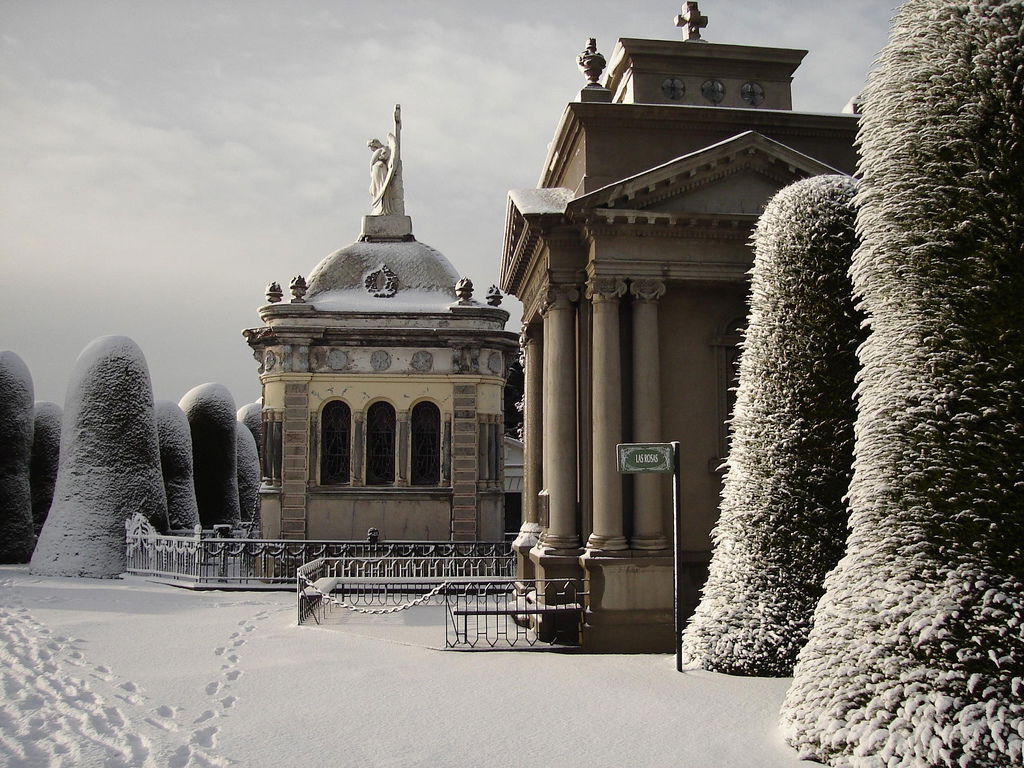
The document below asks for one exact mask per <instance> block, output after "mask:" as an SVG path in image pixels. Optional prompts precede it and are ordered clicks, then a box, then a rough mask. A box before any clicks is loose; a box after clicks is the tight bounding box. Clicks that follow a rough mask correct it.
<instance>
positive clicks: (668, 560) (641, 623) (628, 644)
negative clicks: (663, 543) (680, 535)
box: [579, 551, 692, 653]
mask: <svg viewBox="0 0 1024 768" xmlns="http://www.w3.org/2000/svg"><path fill="white" fill-rule="evenodd" d="M579 564H580V565H581V566H582V567H583V571H584V573H585V574H586V577H587V579H588V585H587V588H588V590H589V592H590V595H589V597H588V599H587V611H586V614H585V616H584V621H585V624H584V627H583V648H584V650H586V651H588V652H591V653H671V652H673V651H674V649H675V645H674V644H673V642H672V630H673V624H674V618H673V610H672V600H673V594H672V556H671V554H669V555H668V556H663V555H647V554H646V553H640V552H636V551H631V552H622V553H614V554H611V555H609V554H608V553H601V554H597V553H594V552H588V553H587V554H585V555H584V556H583V557H581V558H580V559H579ZM689 610H692V607H690V608H689Z"/></svg>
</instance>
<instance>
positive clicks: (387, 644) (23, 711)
mask: <svg viewBox="0 0 1024 768" xmlns="http://www.w3.org/2000/svg"><path fill="white" fill-rule="evenodd" d="M293 601H294V596H293V595H292V594H290V593H287V592H285V593H276V592H275V593H218V592H205V593H193V592H188V591H185V590H180V589H174V588H172V587H166V586H163V585H158V584H151V583H148V582H145V581H143V580H141V579H126V580H124V581H118V580H110V581H108V580H91V579H57V578H37V577H32V576H29V575H28V574H27V573H26V571H25V569H23V568H17V567H10V566H4V567H0V676H2V683H3V697H2V700H0V765H4V766H11V768H51V767H56V766H75V767H76V768H79V767H82V768H90V767H91V766H104V767H106V766H109V767H110V768H119V767H126V766H132V767H134V766H139V767H140V768H149V767H150V766H152V767H153V768H165V766H167V767H169V768H190V767H198V766H207V767H209V766H218V767H219V766H228V765H234V766H253V767H254V768H261V767H262V766H268V768H269V766H274V768H290V766H296V767H298V766H303V767H304V768H306V767H312V768H315V767H316V766H321V765H324V766H327V765H330V766H360V767H363V766H474V767H475V766H486V765H505V766H520V765H521V766H534V765H537V764H542V763H543V764H551V765H564V766H574V765H587V766H588V767H598V768H599V767H600V766H667V765H673V766H684V767H685V766H693V767H694V768H730V767H732V766H735V768H754V767H755V766H756V767H757V768H775V767H776V766H778V767H779V768H783V767H785V768H793V767H795V766H800V765H811V764H810V763H801V762H800V761H798V760H797V759H796V757H795V756H794V754H793V752H792V751H790V750H789V749H788V748H786V747H785V745H784V744H783V743H782V741H781V739H780V737H779V736H778V734H777V731H776V729H775V718H776V713H777V710H778V705H779V703H780V702H781V699H782V696H783V694H784V692H785V688H786V685H787V683H788V681H785V680H781V681H780V680H763V679H737V678H729V677H726V676H722V675H713V674H709V673H704V672H694V673H687V674H685V675H679V674H677V673H676V672H675V671H674V665H673V659H672V658H671V657H668V656H585V655H577V654H557V653H554V654H553V653H534V652H525V653H524V652H514V653H493V652H492V653H487V652H484V653H465V652H444V651H440V650H437V648H438V647H440V646H441V645H443V642H444V628H443V614H442V613H441V612H440V611H439V610H438V609H430V608H426V609H423V610H419V609H417V610H413V611H407V612H405V613H401V614H396V615H394V616H391V617H387V618H386V619H385V620H383V621H382V620H381V619H380V618H374V617H358V616H351V617H350V618H345V617H341V619H340V620H339V621H338V623H337V624H336V625H335V626H332V627H331V628H307V627H301V628H300V627H296V626H295V617H294V605H293Z"/></svg>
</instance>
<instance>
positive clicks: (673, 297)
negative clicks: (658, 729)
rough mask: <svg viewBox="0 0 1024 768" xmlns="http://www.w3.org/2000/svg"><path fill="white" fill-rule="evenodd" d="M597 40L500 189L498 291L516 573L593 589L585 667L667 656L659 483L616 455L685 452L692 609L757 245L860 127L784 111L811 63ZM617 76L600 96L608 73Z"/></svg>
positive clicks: (843, 162) (692, 10) (692, 23)
mask: <svg viewBox="0 0 1024 768" xmlns="http://www.w3.org/2000/svg"><path fill="white" fill-rule="evenodd" d="M706 24H707V19H706V17H703V16H701V15H700V11H699V9H698V8H697V3H693V2H690V3H686V4H685V5H684V7H683V12H682V14H680V16H679V17H678V18H677V25H678V26H681V27H683V30H684V39H683V40H681V41H665V40H637V39H621V40H619V41H618V43H617V44H616V45H615V48H614V51H613V52H612V54H611V57H610V62H606V60H605V58H604V57H603V56H602V55H601V54H600V53H598V51H597V47H596V44H595V43H594V41H593V40H591V41H590V45H588V47H587V49H586V50H585V51H584V52H583V53H582V54H580V56H579V57H578V63H579V66H580V68H581V70H582V71H583V72H584V74H585V76H586V77H587V79H588V81H589V82H588V84H587V85H586V87H584V88H583V89H582V91H581V92H580V94H579V98H578V99H577V100H576V101H574V102H572V103H570V104H569V105H568V106H567V107H566V109H565V111H564V113H563V114H562V117H561V120H560V121H559V123H558V127H557V129H556V131H555V136H554V139H553V140H552V142H551V144H550V146H549V149H548V153H547V157H546V158H545V159H544V164H543V167H542V170H541V175H540V181H539V183H538V185H537V187H536V188H535V189H522V190H513V191H511V192H510V193H509V200H508V216H507V224H506V231H505V246H504V253H503V257H502V278H501V280H502V288H503V289H504V290H505V291H507V292H509V293H512V294H514V295H516V296H518V297H519V298H520V299H521V300H522V302H523V304H524V315H523V321H524V325H523V334H522V338H523V344H524V351H525V361H526V362H525V365H526V374H525V376H526V415H525V418H526V421H525V458H524V465H525V466H524V472H525V479H524V485H525V487H524V493H523V520H524V522H523V526H522V529H521V531H520V535H519V537H518V539H517V541H516V544H515V548H516V550H517V551H518V560H519V571H520V574H521V575H522V576H523V577H542V578H543V577H552V578H553V577H570V578H578V579H583V578H586V579H587V580H588V588H589V597H588V605H587V610H586V617H585V618H586V623H585V627H584V635H583V644H584V647H585V648H588V649H590V650H599V651H600V650H605V651H620V650H621V651H629V650H670V649H671V648H672V647H673V639H672V638H673V635H672V608H673V580H672V552H671V548H670V547H671V540H672V531H673V527H672V516H671V509H670V507H671V505H670V493H669V482H670V481H669V476H666V475H656V474H641V475H632V476H626V475H620V474H619V473H618V472H617V469H616V458H615V456H616V454H615V450H616V448H615V446H616V444H617V443H623V442H668V441H671V440H678V441H680V443H681V464H682V468H681V478H682V521H681V523H682V533H683V570H684V594H683V602H684V608H685V610H686V611H687V612H689V611H692V610H693V608H694V607H695V605H696V602H697V600H698V597H699V589H700V587H701V586H702V584H703V582H704V580H705V578H706V574H707V564H708V562H709V560H710V552H711V536H710V534H711V530H712V527H713V526H714V524H715V521H716V520H717V517H718V499H719V494H720V491H721V473H720V466H721V464H722V461H723V458H724V456H725V455H726V450H727V439H728V431H727V426H726V421H727V419H728V417H729V414H730V409H731V405H732V395H731V392H730V388H731V387H732V386H733V385H734V383H735V381H734V377H735V371H736V362H737V355H738V352H737V344H738V342H739V340H740V337H741V333H742V330H743V327H744V325H745V318H746V314H747V305H746V299H747V292H748V276H747V273H748V270H749V269H750V267H751V264H752V260H753V253H752V249H751V247H750V237H751V234H752V229H753V226H754V224H755V223H756V221H757V218H758V216H759V214H760V213H761V211H762V210H763V208H764V206H765V203H766V202H767V201H768V200H769V198H770V197H771V196H772V195H773V194H774V193H775V192H776V191H777V190H779V189H781V188H782V187H784V186H787V185H788V184H790V183H792V182H795V181H798V180H800V179H804V178H807V177H809V176H814V175H818V174H833V173H846V174H850V173H853V171H854V167H855V159H856V156H855V152H854V147H853V139H854V135H855V132H856V128H857V117H856V116H855V115H846V114H842V115H841V114H834V115H832V114H829V115H824V114H807V113H800V112H794V111H793V110H792V97H791V81H792V76H793V73H794V71H795V70H796V69H797V67H798V66H799V65H800V62H801V60H802V59H803V57H804V56H805V54H806V51H802V50H789V49H780V48H761V47H753V46H746V45H724V44H716V43H710V42H705V41H704V40H702V39H701V29H702V28H703V27H704V26H705V25H706ZM606 63H607V74H605V75H604V77H603V80H602V72H603V70H604V69H605V67H606Z"/></svg>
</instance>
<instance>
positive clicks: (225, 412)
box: [178, 384, 240, 528]
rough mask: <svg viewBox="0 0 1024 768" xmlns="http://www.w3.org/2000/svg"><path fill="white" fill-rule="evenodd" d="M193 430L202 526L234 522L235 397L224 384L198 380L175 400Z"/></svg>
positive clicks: (193, 451) (236, 506)
mask: <svg viewBox="0 0 1024 768" xmlns="http://www.w3.org/2000/svg"><path fill="white" fill-rule="evenodd" d="M178 405H180V406H181V410H183V411H184V412H185V416H186V418H187V419H188V425H189V429H190V431H191V433H192V468H193V473H194V479H195V488H196V503H197V504H198V505H199V519H200V521H201V522H202V524H203V527H204V528H209V527H210V526H213V525H237V524H238V523H239V520H240V514H239V507H238V475H237V456H236V453H237V447H236V437H235V436H236V434H237V433H236V427H235V425H236V423H237V422H236V421H235V401H234V399H233V398H232V397H231V393H230V392H229V391H228V389H227V387H225V386H224V385H223V384H200V385H199V386H198V387H194V388H193V389H190V390H189V391H188V392H186V393H185V396H184V397H182V398H181V402H180V403H178Z"/></svg>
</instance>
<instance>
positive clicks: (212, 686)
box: [206, 680, 220, 696]
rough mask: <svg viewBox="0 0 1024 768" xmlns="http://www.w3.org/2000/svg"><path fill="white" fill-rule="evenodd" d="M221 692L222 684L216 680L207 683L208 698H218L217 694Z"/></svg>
mask: <svg viewBox="0 0 1024 768" xmlns="http://www.w3.org/2000/svg"><path fill="white" fill-rule="evenodd" d="M219 692H220V682H219V681H217V680H214V681H213V682H212V683H207V684H206V695H207V696H216V695H217V693H219Z"/></svg>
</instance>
